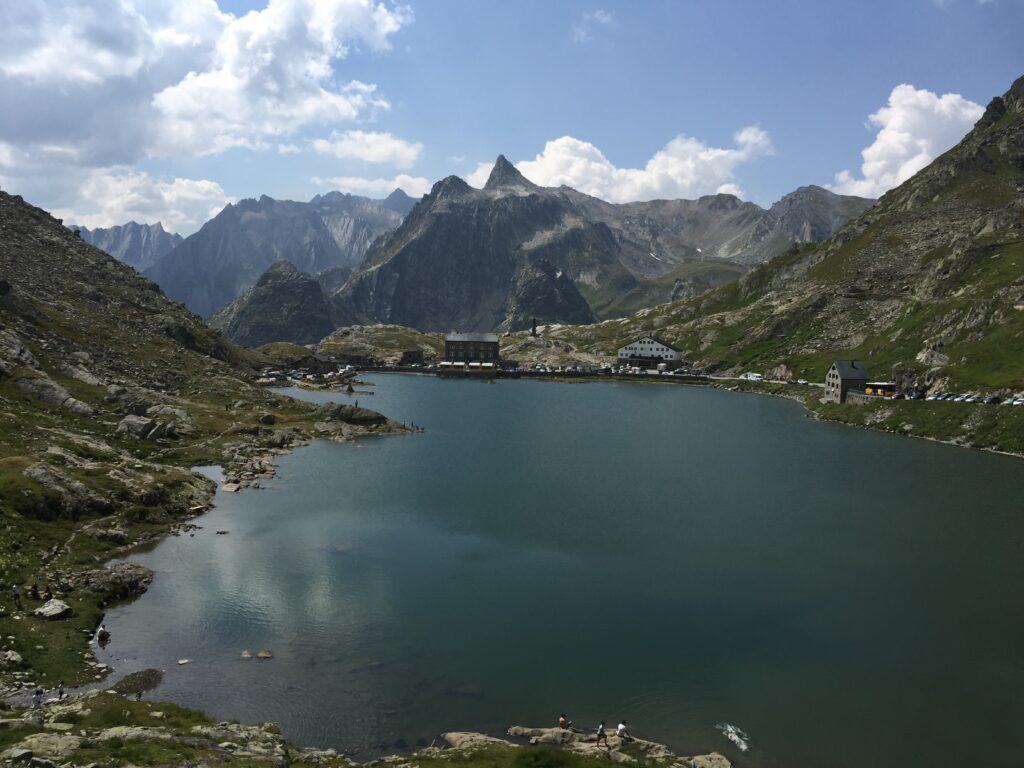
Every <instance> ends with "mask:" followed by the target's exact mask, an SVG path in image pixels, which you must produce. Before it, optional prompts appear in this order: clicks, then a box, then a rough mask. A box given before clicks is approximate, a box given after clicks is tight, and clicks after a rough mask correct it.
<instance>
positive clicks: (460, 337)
mask: <svg viewBox="0 0 1024 768" xmlns="http://www.w3.org/2000/svg"><path fill="white" fill-rule="evenodd" d="M444 340H445V341H489V342H491V343H492V344H497V343H498V337H497V336H496V335H495V334H493V333H448V334H445V337H444Z"/></svg>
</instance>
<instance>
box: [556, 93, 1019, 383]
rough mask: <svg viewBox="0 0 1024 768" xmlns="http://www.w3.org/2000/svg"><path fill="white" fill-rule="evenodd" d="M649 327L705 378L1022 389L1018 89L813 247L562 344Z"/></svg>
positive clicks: (613, 339) (605, 345)
mask: <svg viewBox="0 0 1024 768" xmlns="http://www.w3.org/2000/svg"><path fill="white" fill-rule="evenodd" d="M779 205H781V203H780V204H779ZM773 210H774V209H773ZM780 218H781V220H789V221H793V220H794V218H793V217H792V216H791V213H790V212H788V211H787V212H786V213H785V214H784V215H783V216H782V217H780ZM808 224H809V226H810V227H811V228H812V229H813V227H814V225H815V222H814V221H809V222H808ZM818 224H820V225H821V226H822V227H827V226H828V225H829V221H827V220H822V221H819V222H818ZM812 234H813V232H812ZM655 325H656V327H657V328H658V333H659V335H661V336H663V337H664V338H665V339H666V340H668V341H670V342H672V343H674V344H675V345H676V346H678V347H679V348H680V349H683V350H685V352H686V353H687V354H688V355H689V356H691V357H692V358H694V359H695V360H698V361H700V362H702V363H704V364H706V365H708V366H710V367H712V368H718V369H729V368H737V367H738V366H743V367H744V368H746V369H747V370H750V369H753V370H770V369H773V368H778V369H779V370H780V371H782V372H783V373H785V371H784V370H783V369H782V368H779V367H780V366H784V367H785V368H787V369H789V370H790V371H792V372H794V373H795V374H796V375H801V376H804V377H806V378H811V377H812V376H813V377H815V378H816V377H818V376H820V375H823V373H824V371H825V369H826V368H827V367H828V364H829V363H830V362H831V361H832V359H834V358H856V359H860V360H864V361H865V362H866V363H867V365H868V368H869V370H870V371H871V372H872V374H873V375H874V376H876V377H878V378H890V377H892V378H896V379H901V380H903V381H905V382H908V383H911V382H912V383H914V384H918V385H928V386H948V387H964V388H967V387H982V388H1002V389H1004V390H1005V391H1019V390H1020V389H1021V388H1024V77H1022V78H1020V79H1019V80H1017V81H1016V82H1015V83H1014V84H1013V85H1012V86H1011V88H1010V89H1009V91H1007V92H1006V93H1005V94H1004V95H1002V96H1000V97H996V98H995V99H993V100H992V101H991V103H990V104H989V105H988V108H987V110H986V112H985V114H984V115H983V117H982V118H981V119H980V120H979V121H978V123H977V124H976V125H975V126H974V128H973V129H972V130H971V131H970V132H969V133H968V134H967V135H966V136H965V137H964V138H963V140H962V141H961V142H960V143H959V144H958V145H957V146H956V147H954V148H953V149H951V150H949V151H948V152H946V153H945V154H944V155H942V156H941V157H939V158H937V159H936V160H935V161H934V162H933V163H932V164H931V165H929V166H928V167H926V168H924V169H923V170H921V171H920V172H918V173H917V174H916V175H915V176H913V177H912V178H911V179H909V180H907V181H906V182H904V183H903V184H901V185H900V186H898V187H896V188H895V189H893V190H891V191H890V192H888V193H886V194H885V195H884V196H883V197H882V198H881V199H880V200H879V201H878V203H877V204H876V205H875V206H874V207H872V208H871V209H869V210H867V211H866V212H864V213H863V214H861V215H860V216H859V217H857V218H856V219H854V220H853V221H851V222H850V223H849V224H847V225H846V226H844V227H842V228H841V229H840V230H839V231H838V232H837V233H836V234H835V235H834V236H832V237H831V238H829V239H828V240H827V241H826V242H824V243H822V244H821V245H819V246H804V247H797V248H792V249H791V250H790V251H789V252H787V253H786V254H784V255H782V256H780V257H778V258H776V259H773V260H772V261H770V262H768V263H767V264H764V265H762V266H761V267H759V268H757V269H755V270H753V271H752V272H750V273H748V274H747V275H745V276H744V277H743V278H741V279H740V280H739V281H738V282H737V283H735V284H733V285H729V286H726V287H724V288H720V289H718V290H715V291H712V292H710V293H708V294H706V295H704V296H699V297H697V298H696V299H693V300H690V301H682V302H679V303H676V304H669V305H665V306H663V307H657V308H656V309H654V310H652V311H651V312H650V313H648V314H646V315H645V316H644V317H637V318H635V319H632V320H630V321H629V322H628V323H623V324H619V325H616V326H615V327H614V328H613V327H612V326H611V325H610V324H608V325H601V326H593V327H590V328H580V329H576V330H575V331H574V332H573V333H572V334H571V336H572V341H573V342H574V343H576V344H579V345H580V346H582V347H583V348H585V349H590V350H594V351H596V350H599V349H600V350H605V351H608V350H611V349H613V348H614V347H615V345H616V343H617V342H618V341H621V340H622V339H625V338H629V337H630V336H633V335H636V334H637V333H639V332H644V331H646V330H648V329H649V328H650V327H653V326H655Z"/></svg>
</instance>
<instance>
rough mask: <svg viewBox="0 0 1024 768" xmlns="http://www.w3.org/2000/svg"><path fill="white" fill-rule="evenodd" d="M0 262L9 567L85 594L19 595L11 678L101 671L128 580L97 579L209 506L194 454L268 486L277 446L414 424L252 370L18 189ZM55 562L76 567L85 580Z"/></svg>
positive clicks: (245, 356)
mask: <svg viewBox="0 0 1024 768" xmlns="http://www.w3.org/2000/svg"><path fill="white" fill-rule="evenodd" d="M0 276H2V278H0V552H3V553H4V556H3V558H2V559H0V581H2V582H3V583H4V584H5V585H8V586H7V587H5V588H8V589H9V585H10V584H11V583H22V584H27V583H28V582H29V581H34V580H35V579H36V577H37V576H38V575H40V574H45V575H46V578H47V580H48V581H49V582H50V583H51V584H57V585H59V586H58V594H57V597H58V598H59V599H61V600H62V601H63V602H64V603H66V605H67V606H68V608H69V610H70V616H69V617H68V618H66V619H64V620H61V621H58V622H53V621H47V620H46V619H45V618H41V617H37V616H35V615H33V614H31V613H30V612H29V611H30V610H31V609H32V608H34V607H38V606H35V605H32V604H31V601H29V600H26V603H28V605H26V610H25V611H21V610H18V609H17V608H15V609H14V610H12V606H11V604H10V602H8V601H4V604H3V605H2V606H0V621H2V622H3V623H4V626H5V632H4V637H5V640H4V644H5V645H6V648H5V649H4V650H5V651H7V650H10V651H13V652H15V653H16V654H17V655H18V658H19V659H20V661H19V662H18V664H17V665H16V667H14V668H5V667H4V665H3V663H0V692H2V691H3V690H4V689H7V690H11V689H18V688H23V687H25V686H28V685H31V684H32V683H35V682H45V681H47V680H49V681H50V682H51V683H52V682H55V681H56V680H58V679H64V680H65V681H66V682H68V683H72V682H74V681H81V680H83V679H91V678H92V677H93V676H94V674H99V673H98V672H95V671H93V670H90V669H88V668H87V664H86V662H87V661H88V660H89V659H91V655H90V654H88V653H87V652H86V641H87V638H88V633H90V632H91V631H92V630H93V629H94V628H95V625H96V622H97V621H98V620H99V617H100V616H101V614H102V608H101V606H102V605H104V604H105V603H106V602H109V600H111V599H114V598H116V597H118V596H120V597H124V596H125V595H123V594H119V593H116V590H115V592H113V593H112V592H110V591H109V590H106V589H105V588H100V585H102V584H105V583H108V582H109V581H110V580H109V579H108V578H106V577H105V576H101V573H100V572H101V571H102V570H103V569H102V568H98V566H97V563H102V562H104V561H106V560H107V559H109V558H110V557H112V556H114V555H115V554H118V553H124V552H125V551H127V550H129V549H130V548H131V547H132V546H134V545H135V544H137V543H138V542H140V541H145V540H148V539H151V538H153V537H155V536H159V535H162V534H163V533H165V532H167V531H168V530H171V529H173V528H175V527H177V526H180V525H183V524H184V521H185V520H187V519H188V518H189V517H190V516H192V515H195V514H196V513H197V512H198V511H201V510H202V509H203V508H204V507H205V505H206V504H207V503H208V501H209V498H210V496H211V495H212V492H213V483H212V482H210V481H209V480H207V479H206V478H204V477H201V476H199V475H196V474H194V473H193V472H192V471H191V469H190V468H191V467H192V466H195V465H196V464H214V463H217V464H221V465H222V466H223V467H224V468H225V472H226V475H227V478H228V479H229V480H230V481H231V482H232V483H233V484H234V485H235V487H243V486H249V485H258V484H259V482H260V478H261V477H264V476H266V475H267V474H268V473H272V472H273V466H272V464H271V463H270V460H269V457H271V456H272V455H274V454H275V453H276V452H280V451H283V450H286V449H287V448H288V447H289V446H291V445H294V444H296V443H299V442H302V441H305V440H308V439H311V438H312V437H316V436H322V437H328V438H333V439H349V438H352V437H357V436H359V435H363V434H380V433H388V432H395V431H402V429H401V427H400V425H397V424H394V423H393V422H390V421H388V420H387V419H385V418H384V417H382V416H380V415H379V414H373V413H372V412H369V411H365V410H363V409H357V410H356V411H353V410H346V409H344V408H339V407H334V406H329V407H328V406H325V407H323V408H316V407H313V406H311V405H309V404H306V403H299V402H295V401H292V400H291V399H289V398H282V397H278V396H276V395H273V394H272V393H270V392H269V391H267V390H264V389H261V388H258V387H256V386H254V385H253V384H252V381H253V379H254V378H255V373H254V370H253V368H252V367H251V363H255V362H256V360H255V358H253V357H252V355H251V353H249V352H248V351H246V350H243V349H240V348H239V347H236V346H235V345H233V344H231V343H230V342H228V341H226V340H225V339H224V338H222V337H221V336H220V334H218V333H216V332H215V331H212V330H211V329H209V328H208V327H206V326H205V325H204V324H203V322H202V321H201V320H200V319H199V318H198V317H196V316H195V315H193V314H192V313H190V312H188V311H187V310H185V309H184V308H183V307H182V306H181V305H180V304H178V303H176V302H174V301H171V300H170V299H168V298H167V297H166V296H165V295H164V294H163V293H161V291H160V289H159V288H158V287H157V286H156V285H155V284H154V283H152V282H151V281H149V280H147V279H146V278H144V277H142V276H141V275H139V274H138V273H137V272H136V271H135V270H133V269H132V268H131V267H129V266H127V265H125V264H122V263H121V262H118V261H117V260H115V259H114V258H112V257H111V256H109V255H107V254H106V253H104V252H103V251H101V250H99V249H98V248H95V247H93V246H91V245H89V244H87V243H85V242H84V241H83V240H81V239H79V238H77V237H75V236H74V234H72V232H70V231H69V230H67V229H66V228H65V227H63V226H62V225H61V224H60V222H58V221H57V220H56V219H54V218H52V217H51V216H49V215H48V214H47V213H46V212H44V211H41V210H39V209H37V208H34V207H32V206H31V205H28V204H27V203H25V202H24V201H23V200H22V199H21V198H19V197H15V196H11V195H9V194H6V193H3V192H0ZM58 571H59V572H60V573H61V574H63V575H64V576H66V575H68V574H76V575H77V577H78V578H76V579H75V580H74V586H66V585H65V584H64V579H63V578H60V579H58V578H57V576H56V573H57V572H58ZM86 572H88V573H90V574H91V576H90V581H91V586H89V587H88V588H83V587H82V586H81V585H82V584H83V581H84V574H85V573H86ZM139 587H141V588H142V589H144V582H143V581H141V580H139V581H137V582H136V588H139ZM12 615H13V618H15V619H17V620H15V621H11V620H10V619H11V618H12ZM83 652H86V655H85V656H84V657H83V655H82V654H83Z"/></svg>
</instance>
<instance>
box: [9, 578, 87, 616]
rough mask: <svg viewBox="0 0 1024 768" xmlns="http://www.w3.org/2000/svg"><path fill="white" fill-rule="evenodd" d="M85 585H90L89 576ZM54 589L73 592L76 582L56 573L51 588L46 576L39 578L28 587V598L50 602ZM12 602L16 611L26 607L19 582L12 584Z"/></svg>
mask: <svg viewBox="0 0 1024 768" xmlns="http://www.w3.org/2000/svg"><path fill="white" fill-rule="evenodd" d="M40 584H42V585H43V586H42V589H40V587H39V585H40ZM85 584H86V586H88V585H89V576H88V575H86V577H85ZM54 587H56V589H57V590H58V591H59V592H62V593H67V592H71V591H73V590H74V588H75V581H74V579H73V578H72V576H71V574H67V575H66V576H62V575H61V574H60V572H55V573H54V574H53V586H51V585H50V581H48V580H47V579H46V578H45V577H44V576H38V577H37V578H36V580H35V581H33V582H32V583H31V584H30V585H29V587H28V590H27V592H28V597H29V598H31V599H32V600H35V601H36V602H37V603H45V602H48V601H49V600H53V598H54ZM11 602H12V603H14V608H15V610H18V611H21V610H24V608H25V606H24V604H23V602H22V588H21V584H19V583H18V582H14V583H12V584H11Z"/></svg>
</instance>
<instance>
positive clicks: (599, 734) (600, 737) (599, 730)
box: [596, 720, 611, 750]
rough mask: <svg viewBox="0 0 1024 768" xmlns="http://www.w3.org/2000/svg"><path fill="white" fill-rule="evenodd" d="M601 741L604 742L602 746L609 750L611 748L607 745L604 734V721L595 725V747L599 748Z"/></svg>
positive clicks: (606, 736) (606, 735)
mask: <svg viewBox="0 0 1024 768" xmlns="http://www.w3.org/2000/svg"><path fill="white" fill-rule="evenodd" d="M602 741H603V742H604V746H605V747H606V748H607V749H609V750H610V749H611V746H610V745H609V744H608V734H607V733H605V732H604V720H602V721H601V722H600V723H598V724H597V742H596V744H597V746H601V742H602Z"/></svg>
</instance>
